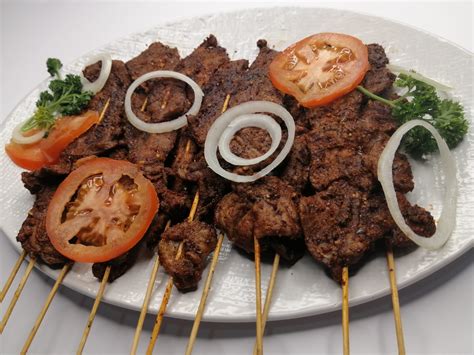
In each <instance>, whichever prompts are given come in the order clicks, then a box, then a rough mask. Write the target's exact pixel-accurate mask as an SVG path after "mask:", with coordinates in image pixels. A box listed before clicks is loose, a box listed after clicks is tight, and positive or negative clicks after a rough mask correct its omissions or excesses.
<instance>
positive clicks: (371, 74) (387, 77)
mask: <svg viewBox="0 0 474 355" xmlns="http://www.w3.org/2000/svg"><path fill="white" fill-rule="evenodd" d="M367 49H368V53H369V64H370V69H369V71H368V72H367V74H366V75H365V78H364V80H363V81H362V86H364V87H365V88H366V89H367V90H369V91H372V92H373V93H374V94H377V95H379V94H383V93H385V92H386V91H387V90H389V89H390V88H391V87H392V85H393V82H394V81H395V78H396V76H395V75H394V74H393V73H392V72H391V71H390V70H389V69H388V68H387V67H386V65H387V64H388V58H387V55H386V54H385V50H384V49H383V47H382V46H381V45H379V44H375V43H374V44H369V45H368V46H367Z"/></svg>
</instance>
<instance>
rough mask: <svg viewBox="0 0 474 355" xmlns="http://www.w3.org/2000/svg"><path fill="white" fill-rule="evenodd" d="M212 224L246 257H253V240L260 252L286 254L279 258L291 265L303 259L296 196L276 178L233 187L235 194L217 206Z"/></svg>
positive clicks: (225, 197) (288, 186)
mask: <svg viewBox="0 0 474 355" xmlns="http://www.w3.org/2000/svg"><path fill="white" fill-rule="evenodd" d="M215 221H216V225H217V226H218V227H219V228H220V229H222V230H223V231H224V232H225V233H226V234H227V237H228V238H229V240H230V241H231V242H232V243H233V244H234V245H235V246H237V247H238V248H240V249H243V250H244V251H246V252H247V253H250V254H252V253H253V250H254V243H253V240H254V236H255V237H256V238H258V239H259V240H260V244H261V250H262V251H263V252H265V251H270V250H275V251H277V252H282V251H285V253H282V254H281V256H282V257H283V258H285V259H287V260H288V261H290V262H294V261H296V260H297V259H298V258H299V257H301V256H302V248H301V247H302V244H303V243H302V242H303V240H302V230H301V225H300V220H299V215H298V194H297V193H296V191H295V190H294V189H293V188H292V187H291V186H290V185H288V184H286V183H285V182H283V181H282V180H280V179H279V178H277V177H275V176H268V177H265V178H262V179H260V180H259V181H257V182H255V183H252V184H236V185H234V191H233V192H231V193H229V194H227V195H226V196H224V198H223V199H222V200H221V201H220V202H219V204H218V205H217V209H216V213H215ZM278 245H281V247H280V248H279V247H278Z"/></svg>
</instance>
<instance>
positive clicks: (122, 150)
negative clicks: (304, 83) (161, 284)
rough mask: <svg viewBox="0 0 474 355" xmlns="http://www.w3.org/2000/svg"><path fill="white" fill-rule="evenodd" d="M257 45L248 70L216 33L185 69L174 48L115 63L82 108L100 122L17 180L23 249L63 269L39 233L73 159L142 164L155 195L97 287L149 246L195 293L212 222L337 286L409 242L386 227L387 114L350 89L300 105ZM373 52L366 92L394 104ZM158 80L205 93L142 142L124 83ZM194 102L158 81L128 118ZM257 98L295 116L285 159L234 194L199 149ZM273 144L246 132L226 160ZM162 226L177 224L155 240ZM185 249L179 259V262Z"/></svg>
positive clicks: (160, 116)
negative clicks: (165, 75) (30, 200)
mask: <svg viewBox="0 0 474 355" xmlns="http://www.w3.org/2000/svg"><path fill="white" fill-rule="evenodd" d="M258 47H259V54H258V56H257V58H256V59H255V61H254V62H253V63H252V64H251V65H250V66H249V63H248V61H247V60H235V61H231V60H230V59H229V57H228V55H227V52H226V50H225V49H224V48H222V47H220V46H219V45H218V43H217V39H216V38H215V37H214V36H212V35H211V36H209V37H208V38H207V39H206V40H204V42H203V43H202V44H201V45H200V46H199V47H197V48H196V49H195V50H194V51H193V52H192V53H191V54H190V55H188V56H187V57H186V58H183V59H181V58H180V56H179V53H178V51H177V50H176V49H175V48H171V47H169V46H166V45H164V44H162V43H159V42H157V43H153V44H151V45H150V46H149V47H148V48H147V49H146V50H145V51H144V52H142V53H141V54H139V55H138V56H137V57H135V58H133V59H131V60H129V61H128V62H127V63H124V62H122V61H119V60H114V61H113V65H112V70H111V74H110V76H109V79H108V80H107V83H106V85H105V86H104V88H103V89H102V91H100V92H99V93H98V94H97V95H95V97H94V98H93V99H92V101H91V102H90V105H89V108H88V109H93V110H97V111H101V110H102V109H103V108H104V107H105V106H106V104H107V103H108V108H107V110H106V112H105V115H104V117H103V119H102V120H101V121H100V123H99V124H97V125H96V126H94V127H93V128H91V129H90V130H89V131H88V132H86V133H85V134H83V135H82V136H81V137H79V138H78V139H77V140H76V141H74V142H73V143H72V144H71V145H70V146H69V147H68V148H67V149H66V150H65V151H64V152H63V153H62V154H61V159H60V161H59V162H58V163H57V164H55V165H53V166H48V167H45V168H42V169H40V170H37V171H34V172H31V173H23V175H22V178H23V181H24V183H25V186H26V187H27V188H28V189H29V190H30V192H31V193H33V194H35V195H36V202H35V204H34V206H33V208H32V209H31V211H30V213H29V215H28V217H27V219H26V220H25V222H24V223H23V226H22V228H21V230H20V232H19V235H18V237H17V239H18V241H19V242H21V243H22V246H23V248H24V249H25V250H26V251H27V252H28V253H29V254H30V255H32V256H36V257H37V258H40V259H41V260H42V261H43V262H44V263H46V264H48V265H50V266H52V267H58V266H61V265H63V264H64V263H65V262H68V260H66V259H65V258H64V257H63V256H61V255H60V254H58V252H57V251H56V250H55V249H54V248H53V246H52V245H51V243H50V242H49V239H48V237H47V234H46V231H45V228H44V223H45V215H46V210H47V206H48V203H49V201H50V200H51V197H52V194H53V193H54V191H55V189H56V187H57V186H58V184H59V183H60V182H61V181H62V179H64V177H65V176H66V175H67V174H68V173H69V172H70V171H71V170H72V169H73V168H74V166H75V164H76V162H77V161H78V160H79V159H81V158H85V157H88V156H91V155H96V156H107V157H111V158H114V159H123V160H128V161H131V162H133V163H135V164H137V165H139V166H140V167H141V169H142V171H143V174H144V175H145V176H146V177H147V178H148V179H149V180H150V181H152V183H153V185H154V187H155V189H156V191H157V193H158V195H159V198H160V210H159V212H158V213H157V215H156V216H155V218H154V220H153V222H152V224H151V226H150V228H149V230H148V232H147V233H146V235H145V237H144V238H143V240H142V241H141V242H140V243H139V244H138V245H137V246H135V247H134V248H133V249H131V250H130V251H129V252H127V253H125V254H124V255H122V256H120V257H119V258H116V259H114V260H111V261H109V262H107V263H98V264H94V266H93V272H94V275H95V276H96V277H98V278H102V276H103V274H104V271H105V268H106V266H107V265H111V266H112V269H111V270H112V271H111V275H110V279H109V280H110V281H113V280H114V279H116V278H117V277H119V276H121V275H122V274H123V273H125V272H126V271H127V270H128V269H129V268H130V267H131V266H132V265H133V263H134V262H135V260H136V258H137V255H138V251H139V249H140V248H141V247H142V245H144V244H146V245H147V246H148V247H149V248H150V249H152V250H154V249H157V250H158V253H159V257H160V260H161V263H162V264H163V266H164V268H165V270H166V271H167V272H168V273H169V274H170V275H172V276H173V279H174V283H175V285H176V286H177V287H178V288H179V289H180V290H181V291H189V290H193V289H195V288H196V286H197V283H198V281H199V280H200V278H201V275H202V272H203V269H204V267H205V263H206V258H207V257H208V255H209V254H210V253H211V252H212V251H213V250H214V248H215V244H216V231H215V229H214V225H215V226H216V227H218V228H220V229H221V230H222V231H224V232H225V233H226V234H227V237H228V238H229V239H230V240H231V241H232V242H233V244H234V245H235V246H236V247H237V248H240V249H242V250H244V251H245V252H247V253H249V254H252V253H253V247H254V246H253V242H254V238H257V239H258V240H259V241H260V243H261V248H262V252H264V253H269V254H272V253H275V252H276V253H278V254H280V255H281V256H282V257H283V258H284V259H285V260H287V261H288V262H290V263H294V262H296V261H297V260H298V258H300V257H301V256H302V255H303V253H304V250H305V249H307V250H308V251H309V253H310V254H311V255H312V256H313V257H314V258H315V259H316V260H317V261H318V262H320V263H322V264H323V265H325V266H326V267H327V268H328V270H329V271H330V273H331V275H332V276H333V278H334V279H335V280H339V279H340V274H341V268H342V267H343V266H345V265H354V264H357V263H359V262H360V260H362V259H363V257H364V256H366V255H367V253H369V252H370V251H371V250H373V249H374V247H375V245H376V242H377V241H378V240H384V239H386V240H389V241H390V242H391V243H392V244H393V245H394V246H398V247H405V246H409V245H411V242H410V241H409V240H408V239H406V237H404V235H403V234H402V233H401V231H400V230H399V229H398V228H397V227H396V225H395V224H394V222H393V220H392V218H391V216H390V213H389V212H388V208H387V206H386V203H385V198H384V196H383V192H382V190H381V187H380V185H379V183H378V181H377V176H376V169H377V161H378V157H379V155H380V153H381V151H382V150H383V148H384V146H385V144H386V142H387V140H388V138H389V136H390V135H391V134H392V133H393V132H394V130H395V129H396V125H395V123H394V121H393V119H392V118H391V116H390V109H389V108H388V107H387V106H385V105H383V104H380V103H377V102H372V101H368V100H367V99H366V98H365V97H364V96H363V95H362V94H360V93H359V92H358V91H353V92H351V93H349V94H347V95H346V96H344V97H342V98H340V99H338V100H336V101H335V102H333V103H332V104H330V105H328V106H324V107H317V108H314V109H305V108H302V107H300V106H299V105H298V104H297V103H296V101H295V100H294V99H293V98H291V97H289V96H285V95H283V94H282V93H281V92H279V91H278V90H277V89H275V88H274V86H273V85H272V84H271V82H270V80H269V79H268V66H269V64H270V62H271V61H272V60H273V58H274V57H275V55H276V54H277V52H276V51H274V50H272V49H270V48H268V47H267V43H266V41H264V40H260V41H258ZM368 49H369V61H370V65H371V69H370V70H369V71H368V72H367V74H366V77H365V79H364V82H363V85H364V86H365V87H366V88H367V89H368V90H371V91H372V92H374V93H377V94H380V95H389V94H390V91H389V90H390V88H391V86H392V83H393V80H394V76H393V74H392V73H390V71H389V70H388V69H387V68H386V64H387V63H388V60H387V58H386V56H385V52H384V50H383V48H382V47H381V46H379V45H376V44H373V45H369V46H368ZM155 70H174V71H178V72H180V73H183V74H185V75H187V76H189V77H191V78H192V79H193V80H194V81H196V82H197V83H198V84H199V85H200V86H201V88H202V89H203V91H204V94H205V96H204V99H203V103H202V106H201V110H200V112H199V113H198V114H197V115H196V116H193V117H189V125H188V126H186V127H184V128H182V129H181V130H179V131H174V132H169V133H160V134H150V133H146V132H143V131H140V130H138V129H136V128H135V127H133V126H132V125H131V124H130V123H129V122H128V120H127V119H126V116H125V112H124V100H125V93H126V91H127V88H128V86H129V85H130V84H131V82H132V81H133V80H135V79H136V78H138V77H139V76H141V75H142V74H144V73H147V72H150V71H155ZM99 71H100V65H99V64H98V63H97V64H94V65H91V66H89V67H87V68H86V69H85V70H84V75H85V76H86V77H87V78H88V79H89V80H91V81H93V80H94V79H96V78H97V76H98V74H99ZM229 98H230V99H229ZM193 100H194V97H193V93H192V91H190V90H189V89H188V88H187V87H186V85H185V84H184V83H181V82H177V81H175V80H172V79H159V80H158V79H154V80H149V81H147V82H146V83H144V84H142V85H141V86H140V87H139V88H138V89H137V90H136V91H135V93H134V95H133V96H132V107H133V109H134V112H135V113H136V114H137V115H138V116H139V117H140V118H141V119H142V120H143V121H145V122H162V121H167V120H170V119H174V118H176V117H178V116H180V115H182V114H184V113H185V112H186V111H187V110H188V109H189V107H190V106H191V104H192V102H193ZM253 100H266V101H271V102H274V103H277V104H280V105H284V106H285V107H286V108H287V109H288V110H289V111H290V112H291V113H292V115H293V117H294V119H295V123H296V137H295V143H294V145H293V148H292V151H291V153H290V154H289V156H288V157H287V159H286V160H285V162H284V163H283V164H282V165H281V166H279V167H278V168H277V169H276V170H275V171H274V172H273V173H272V174H273V175H274V176H267V177H265V178H262V179H260V180H258V181H256V182H254V183H249V184H230V183H229V181H227V180H225V179H223V178H221V177H220V176H218V175H216V174H215V173H214V172H212V171H211V170H210V169H209V168H208V166H207V163H206V161H205V159H204V154H203V146H204V142H205V140H206V135H207V132H208V130H209V128H210V127H211V125H212V123H213V122H214V121H215V120H216V119H217V118H218V117H219V116H220V115H221V113H222V111H223V110H224V109H225V108H226V106H227V107H233V106H235V105H238V104H240V103H243V102H247V101H253ZM285 133H286V132H284V133H283V141H285V139H286V137H285ZM270 144H271V139H270V136H269V135H268V133H267V132H265V131H264V130H261V129H259V128H245V129H243V130H241V131H239V132H237V134H236V136H235V137H234V138H233V140H232V142H231V150H232V151H233V152H234V153H235V154H236V155H239V156H242V157H245V158H254V157H257V156H259V155H261V154H263V153H265V152H266V151H267V150H268V149H269V147H270ZM276 154H278V151H277V152H276V153H274V156H275V155H276ZM272 158H273V157H270V158H269V159H272ZM267 163H268V161H266V162H262V163H260V164H257V166H252V167H250V168H249V167H246V168H242V167H234V166H230V165H229V164H226V163H223V166H225V167H226V168H227V169H229V170H233V171H238V172H239V173H252V172H253V170H254V169H259V168H260V167H261V166H262V165H266V164H267ZM393 174H394V181H395V186H396V189H397V191H398V200H399V204H400V206H401V209H402V211H403V214H404V216H405V219H406V220H407V223H408V224H409V225H410V226H411V227H412V228H413V229H414V230H415V231H416V232H417V233H418V234H421V235H424V236H430V235H432V234H433V233H434V230H435V225H434V221H433V218H432V217H431V215H430V214H429V213H428V212H427V211H425V210H424V209H422V208H420V207H418V206H412V205H411V204H410V203H409V202H408V201H407V199H406V198H405V196H404V193H406V192H409V191H411V190H412V189H413V187H414V186H413V177H412V173H411V168H410V165H409V163H408V160H407V158H406V157H405V156H404V155H402V154H398V155H397V156H396V158H395V161H394V170H393ZM196 192H198V193H199V205H198V208H197V212H196V217H195V221H193V222H189V221H185V222H183V220H184V219H185V218H186V216H187V214H188V213H189V209H190V207H191V204H192V201H193V198H194V195H195V193H196ZM168 221H172V224H173V225H174V226H172V227H170V228H169V229H167V230H166V231H164V230H165V225H166V223H167V222H168ZM160 235H162V237H161V240H160ZM181 241H182V242H183V251H182V257H181V258H180V259H178V260H175V254H176V251H177V249H178V245H179V243H180V242H181Z"/></svg>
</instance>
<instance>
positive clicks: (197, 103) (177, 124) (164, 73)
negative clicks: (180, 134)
mask: <svg viewBox="0 0 474 355" xmlns="http://www.w3.org/2000/svg"><path fill="white" fill-rule="evenodd" d="M155 78H173V79H178V80H181V81H184V82H185V83H186V84H188V85H189V86H190V87H191V89H193V91H194V102H193V105H192V106H191V108H190V109H189V111H188V112H186V113H185V114H184V115H182V116H180V117H178V118H176V119H174V120H172V121H167V122H160V123H147V122H143V121H142V120H141V119H139V118H138V117H137V116H136V115H135V114H134V113H133V110H132V94H133V93H134V91H135V90H136V88H137V87H138V86H140V85H141V84H142V83H144V82H145V81H147V80H150V79H155ZM203 96H204V93H203V92H202V90H201V88H200V87H199V85H198V84H196V82H195V81H194V80H192V79H191V78H190V77H188V76H186V75H184V74H181V73H178V72H175V71H170V70H157V71H153V72H150V73H146V74H144V75H142V76H140V77H139V78H138V79H137V80H135V81H134V82H133V83H132V85H130V86H129V88H128V90H127V94H126V95H125V113H126V114H127V118H128V120H129V121H130V123H131V124H132V125H133V126H134V127H135V128H137V129H139V130H141V131H144V132H148V133H165V132H171V131H175V130H177V129H180V128H181V127H184V126H186V125H187V124H188V118H187V116H188V115H196V114H197V113H198V112H199V109H200V108H201V103H202V98H203Z"/></svg>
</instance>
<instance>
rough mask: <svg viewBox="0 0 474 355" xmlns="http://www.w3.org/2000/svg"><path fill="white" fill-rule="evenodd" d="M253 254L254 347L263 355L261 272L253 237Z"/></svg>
mask: <svg viewBox="0 0 474 355" xmlns="http://www.w3.org/2000/svg"><path fill="white" fill-rule="evenodd" d="M253 244H254V254H255V306H256V307H255V311H256V317H257V321H256V328H257V329H256V337H257V339H256V343H257V344H256V345H257V355H262V354H263V344H262V341H263V339H262V333H263V329H262V283H261V277H260V276H261V272H260V243H259V241H258V239H257V238H256V237H255V236H254V237H253Z"/></svg>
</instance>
